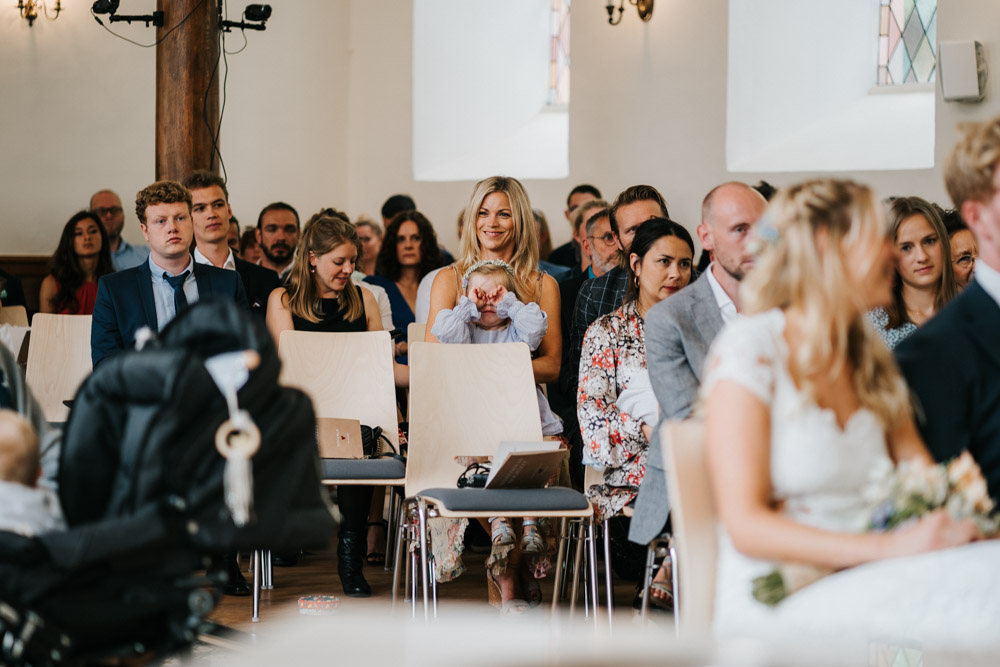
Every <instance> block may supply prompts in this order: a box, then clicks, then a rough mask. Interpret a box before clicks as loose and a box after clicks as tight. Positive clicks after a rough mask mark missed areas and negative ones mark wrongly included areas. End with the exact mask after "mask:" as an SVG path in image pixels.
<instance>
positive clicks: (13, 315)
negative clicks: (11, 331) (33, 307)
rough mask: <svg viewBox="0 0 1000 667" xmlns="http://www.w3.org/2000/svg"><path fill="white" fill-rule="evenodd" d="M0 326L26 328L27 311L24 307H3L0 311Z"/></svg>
mask: <svg viewBox="0 0 1000 667" xmlns="http://www.w3.org/2000/svg"><path fill="white" fill-rule="evenodd" d="M0 324H11V325H13V326H15V327H26V326H28V311H27V310H26V309H25V307H24V306H4V307H3V309H2V310H0Z"/></svg>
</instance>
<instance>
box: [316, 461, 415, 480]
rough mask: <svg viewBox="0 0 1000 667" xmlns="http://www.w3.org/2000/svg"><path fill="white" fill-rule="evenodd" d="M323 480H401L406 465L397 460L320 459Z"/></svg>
mask: <svg viewBox="0 0 1000 667" xmlns="http://www.w3.org/2000/svg"><path fill="white" fill-rule="evenodd" d="M320 464H321V465H320V471H321V474H322V478H323V479H403V478H404V477H406V465H404V464H403V462H402V461H399V460H397V459H390V458H384V459H320Z"/></svg>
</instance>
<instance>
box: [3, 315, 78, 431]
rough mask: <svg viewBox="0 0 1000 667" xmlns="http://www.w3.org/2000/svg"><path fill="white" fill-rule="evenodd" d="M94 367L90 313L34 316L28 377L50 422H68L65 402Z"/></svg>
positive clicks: (32, 389) (29, 344)
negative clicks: (91, 353) (91, 348)
mask: <svg viewBox="0 0 1000 667" xmlns="http://www.w3.org/2000/svg"><path fill="white" fill-rule="evenodd" d="M6 310H7V309H6V308H4V312H6ZM93 368H94V367H93V362H91V359H90V315H51V314H48V313H37V314H36V315H35V317H34V319H33V321H32V326H31V339H30V341H29V343H28V369H27V372H26V373H25V379H26V380H27V382H28V386H29V387H31V391H32V393H33V394H34V395H35V398H36V399H38V403H39V405H41V407H42V411H43V412H44V413H45V419H46V420H47V421H50V422H65V421H66V419H67V418H68V416H69V408H68V407H66V405H65V404H64V403H63V401H65V400H68V399H71V398H73V396H74V395H76V390H77V389H79V388H80V383H81V382H83V380H84V379H85V378H86V377H87V376H88V375H90V372H91V371H92V370H93Z"/></svg>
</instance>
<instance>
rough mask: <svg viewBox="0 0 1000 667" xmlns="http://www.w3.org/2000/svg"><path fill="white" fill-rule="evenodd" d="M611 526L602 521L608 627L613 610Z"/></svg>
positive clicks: (595, 600)
mask: <svg viewBox="0 0 1000 667" xmlns="http://www.w3.org/2000/svg"><path fill="white" fill-rule="evenodd" d="M610 528H611V525H610V522H609V520H608V519H605V520H604V587H605V589H606V591H605V597H606V598H607V605H608V606H607V610H608V625H610V624H611V616H612V614H611V611H612V610H613V609H614V608H615V599H614V586H612V585H611V529H610ZM594 603H595V604H594V607H597V604H596V603H597V598H596V597H595V598H594Z"/></svg>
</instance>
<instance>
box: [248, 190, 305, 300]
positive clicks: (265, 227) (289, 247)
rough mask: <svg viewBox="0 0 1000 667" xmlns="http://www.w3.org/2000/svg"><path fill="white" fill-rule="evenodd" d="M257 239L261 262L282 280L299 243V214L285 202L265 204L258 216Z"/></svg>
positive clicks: (286, 275) (289, 268) (290, 266)
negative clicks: (261, 255)
mask: <svg viewBox="0 0 1000 667" xmlns="http://www.w3.org/2000/svg"><path fill="white" fill-rule="evenodd" d="M257 243H259V244H260V250H261V252H263V253H264V257H263V258H262V259H261V260H260V265H261V266H263V267H264V268H266V269H271V270H272V271H274V272H275V273H277V274H278V278H280V279H281V281H282V282H284V280H285V278H286V277H288V272H289V271H290V270H291V268H292V262H293V261H294V259H295V246H296V245H298V243H299V214H298V212H296V210H295V209H294V208H292V207H291V206H289V205H288V204H286V203H284V202H275V203H273V204H268V205H267V206H265V207H264V209H263V210H262V211H261V212H260V215H259V216H258V217H257Z"/></svg>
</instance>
